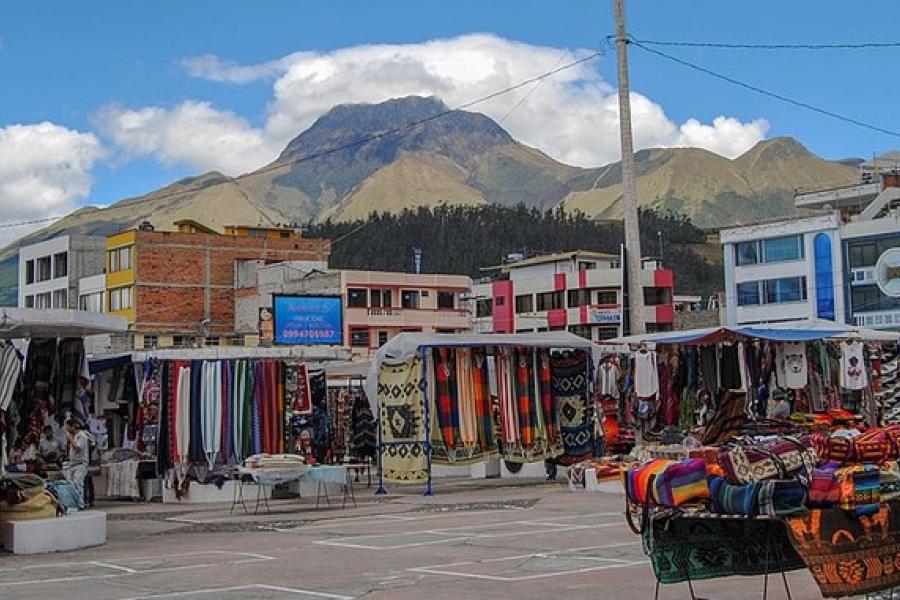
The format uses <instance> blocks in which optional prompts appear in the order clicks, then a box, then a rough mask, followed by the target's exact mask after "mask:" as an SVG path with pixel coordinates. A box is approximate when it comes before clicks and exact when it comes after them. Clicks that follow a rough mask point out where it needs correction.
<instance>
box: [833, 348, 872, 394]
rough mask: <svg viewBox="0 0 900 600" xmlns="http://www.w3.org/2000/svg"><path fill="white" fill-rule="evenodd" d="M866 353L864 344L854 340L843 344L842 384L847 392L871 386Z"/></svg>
mask: <svg viewBox="0 0 900 600" xmlns="http://www.w3.org/2000/svg"><path fill="white" fill-rule="evenodd" d="M864 351H865V346H864V345H863V343H862V342H859V341H855V340H854V341H848V342H842V343H841V378H840V384H841V387H842V388H844V389H845V390H861V389H864V388H866V387H867V386H868V385H869V373H868V371H866V361H865V358H864V357H863V352H864Z"/></svg>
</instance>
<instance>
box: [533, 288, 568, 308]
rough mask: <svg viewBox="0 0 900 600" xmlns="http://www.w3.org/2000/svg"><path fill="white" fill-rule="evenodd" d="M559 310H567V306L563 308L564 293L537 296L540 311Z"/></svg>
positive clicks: (548, 293)
mask: <svg viewBox="0 0 900 600" xmlns="http://www.w3.org/2000/svg"><path fill="white" fill-rule="evenodd" d="M557 308H565V306H563V293H562V292H544V293H543V294H538V295H537V309H538V310H539V311H540V310H553V309H557Z"/></svg>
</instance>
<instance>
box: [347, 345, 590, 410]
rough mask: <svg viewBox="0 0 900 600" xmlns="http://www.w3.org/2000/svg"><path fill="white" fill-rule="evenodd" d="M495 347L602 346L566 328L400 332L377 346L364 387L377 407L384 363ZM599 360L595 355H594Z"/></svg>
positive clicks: (585, 347) (576, 347)
mask: <svg viewBox="0 0 900 600" xmlns="http://www.w3.org/2000/svg"><path fill="white" fill-rule="evenodd" d="M496 346H526V347H531V348H564V349H581V350H590V351H591V353H592V354H599V353H600V347H599V346H597V344H595V343H594V342H592V341H590V340H588V339H585V338H583V337H581V336H578V335H575V334H574V333H569V332H567V331H549V332H545V333H515V334H505V333H401V334H399V335H397V336H395V337H394V338H392V339H391V340H390V341H388V343H387V344H385V345H384V346H382V347H381V348H379V349H378V352H377V353H376V354H375V357H374V358H373V359H372V363H371V365H370V367H369V375H368V377H367V378H366V383H365V385H364V386H363V389H365V391H366V396H367V397H368V399H369V404H371V405H372V410H373V411H374V410H375V407H376V402H377V400H376V393H377V391H378V371H379V369H380V368H381V365H382V363H384V362H385V361H389V362H406V361H408V360H410V359H412V358H413V357H414V356H415V355H416V354H418V353H419V351H420V350H421V349H422V348H447V347H453V348H492V347H496ZM594 359H595V361H596V356H595V357H594Z"/></svg>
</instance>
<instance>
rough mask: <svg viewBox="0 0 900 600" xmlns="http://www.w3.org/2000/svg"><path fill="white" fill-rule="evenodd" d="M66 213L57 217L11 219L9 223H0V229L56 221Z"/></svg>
mask: <svg viewBox="0 0 900 600" xmlns="http://www.w3.org/2000/svg"><path fill="white" fill-rule="evenodd" d="M65 216H67V215H59V216H57V217H44V218H42V219H32V220H30V221H13V222H10V223H0V229H10V228H12V227H24V226H25V225H37V224H38V223H47V222H49V221H58V220H59V219H62V218H63V217H65Z"/></svg>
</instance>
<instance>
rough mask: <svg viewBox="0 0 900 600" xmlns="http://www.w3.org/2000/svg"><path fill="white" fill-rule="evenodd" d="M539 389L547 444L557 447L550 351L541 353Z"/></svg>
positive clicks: (541, 351)
mask: <svg viewBox="0 0 900 600" xmlns="http://www.w3.org/2000/svg"><path fill="white" fill-rule="evenodd" d="M538 360H539V361H540V362H539V367H538V368H539V370H538V389H539V390H540V394H541V411H542V416H543V420H544V428H545V429H546V431H547V443H548V444H549V445H550V446H555V445H556V443H557V437H558V428H557V423H556V403H555V401H554V400H553V386H552V377H551V372H550V351H549V350H547V349H541V350H540V351H539V357H538Z"/></svg>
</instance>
